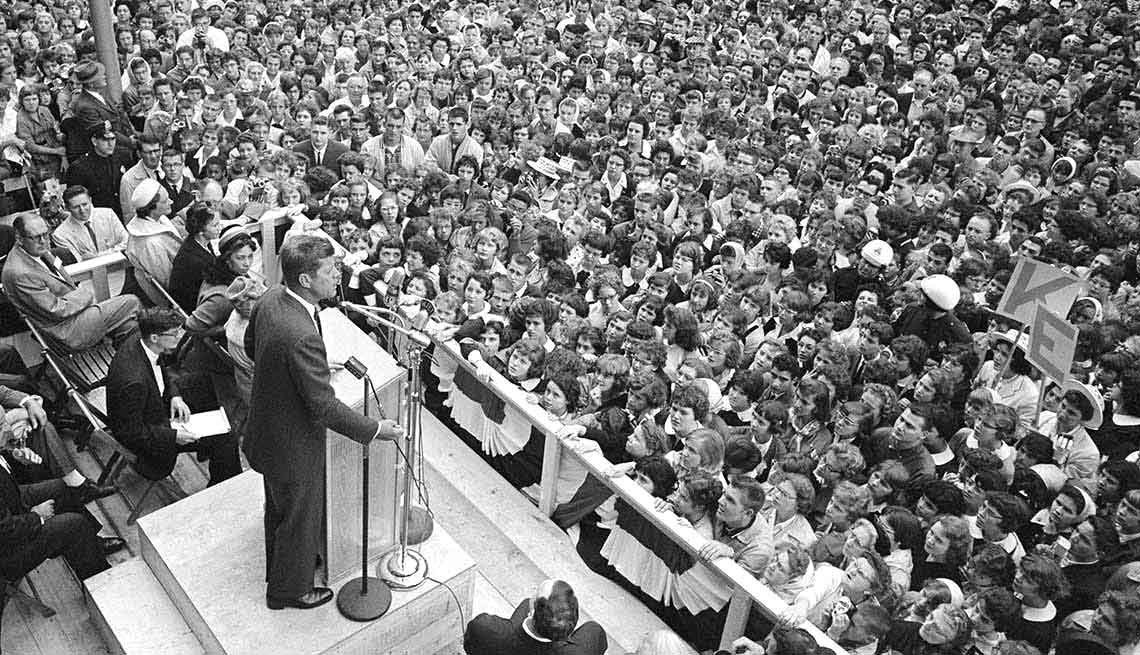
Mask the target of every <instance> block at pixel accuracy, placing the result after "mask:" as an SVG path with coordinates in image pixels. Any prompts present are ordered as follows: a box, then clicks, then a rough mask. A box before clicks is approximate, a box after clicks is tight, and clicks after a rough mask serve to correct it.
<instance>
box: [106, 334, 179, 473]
mask: <svg viewBox="0 0 1140 655" xmlns="http://www.w3.org/2000/svg"><path fill="white" fill-rule="evenodd" d="M163 373H164V380H165V384H166V391H165V393H164V394H159V393H158V383H157V382H155V379H154V374H152V373H151V368H150V360H148V359H147V356H146V353H144V352H143V345H142V342H141V341H140V340H138V339H132V340H131V341H128V342H127V343H124V344H123V345H122V347H120V348H119V350H118V352H116V353H115V358H114V359H112V360H111V366H110V368H108V370H107V419H108V423H109V424H110V425H109V427H110V428H111V436H113V437H114V438H115V440H116V441H118V442H119V443H121V444H123V445H124V446H126V447H127V448H128V449H129V450H130V451H131V452H133V453H135V455H137V456H138V458H139V461H138V466H137V467H136V468H138V471H139V473H141V474H142V475H143V476H144V477H146V478H147V479H150V480H161V479H162V478H164V477H166V476H168V475H170V472H171V471H173V470H174V462H175V460H176V459H177V458H178V442H177V441H175V435H176V430H175V429H174V428H172V427H170V412H169V411H168V409H167V408H168V407H169V402H168V399H170V398H173V397H174V396H176V395H178V387H177V385H176V384H175V381H174V380H173V379H172V378H171V377H170V376H167V375H165V371H164V372H163Z"/></svg>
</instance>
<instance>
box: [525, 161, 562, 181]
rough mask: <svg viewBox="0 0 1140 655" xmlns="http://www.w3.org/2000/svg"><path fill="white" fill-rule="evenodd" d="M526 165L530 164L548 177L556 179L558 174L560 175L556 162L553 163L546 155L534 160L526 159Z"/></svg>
mask: <svg viewBox="0 0 1140 655" xmlns="http://www.w3.org/2000/svg"><path fill="white" fill-rule="evenodd" d="M526 165H527V166H530V167H531V168H532V169H534V170H535V171H536V172H538V173H541V174H542V175H545V176H546V177H549V178H555V179H557V178H558V177H559V176H561V172H559V170H558V164H556V163H554V160H552V159H550V158H549V157H546V156H543V157H539V158H538V159H536V160H534V161H528V162H527V163H526Z"/></svg>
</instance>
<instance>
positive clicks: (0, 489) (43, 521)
mask: <svg viewBox="0 0 1140 655" xmlns="http://www.w3.org/2000/svg"><path fill="white" fill-rule="evenodd" d="M9 458H10V459H9ZM38 463H40V460H39V458H38V456H37V455H36V454H35V453H34V452H32V450H31V449H30V448H18V449H14V450H9V451H7V452H3V453H0V578H3V579H4V580H5V581H8V582H14V581H16V580H19V579H20V578H22V577H23V576H24V575H26V574H27V573H28V572H29V571H31V570H32V569H34V568H36V567H37V566H39V565H40V564H42V563H43V561H44V560H46V559H49V558H52V557H58V556H60V555H63V557H64V558H65V559H66V560H67V563H68V564H70V565H71V568H72V569H73V570H74V571H75V574H76V575H78V576H79V578H80V579H81V580H86V579H87V578H90V577H91V576H93V575H95V574H97V573H100V572H102V571H105V570H107V569H108V568H110V565H109V564H107V555H109V554H111V553H113V552H115V551H117V550H121V549H122V548H123V547H124V546H125V542H124V541H123V540H122V539H118V538H113V537H100V536H99V529H100V525H99V522H98V521H96V520H95V517H94V516H92V515H91V513H90V512H88V511H87V510H85V509H84V508H83V505H82V498H81V497H80V496H79V495H77V494H76V492H75V491H74V490H72V489H71V488H69V487H67V486H66V485H65V484H64V482H63V481H62V480H59V479H51V480H46V481H42V482H33V483H30V484H20V483H19V482H18V481H17V479H16V477H15V470H16V466H18V465H19V464H28V465H33V466H34V465H37V464H38Z"/></svg>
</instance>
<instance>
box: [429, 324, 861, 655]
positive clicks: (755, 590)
mask: <svg viewBox="0 0 1140 655" xmlns="http://www.w3.org/2000/svg"><path fill="white" fill-rule="evenodd" d="M435 344H436V348H435V353H436V354H435V356H436V357H437V358H438V357H440V356H441V354H442V353H446V356H448V357H450V358H451V359H454V360H455V362H456V365H457V366H462V367H464V368H465V369H467V370H468V372H470V373H472V374H473V375H474V376H475V377H476V378H477V379H479V380H484V379H486V380H488V384H487V388H488V389H490V390H491V391H492V392H494V393H495V394H496V395H497V396H498V397H499V398H501V399H502V400H503V401H505V402H507V403H509V404H510V405H511V406H512V407H513V408H514V409H516V410H518V411H519V412H520V413H522V414H523V415H524V416H525V417H526V418H527V420H528V421H529V422H530V424H531V425H532V426H533V427H535V428H537V429H538V430H539V431H540V432H541V433H542V435H543V437H544V438H545V440H546V441H545V444H544V448H543V457H542V481H541V483H540V487H541V492H540V496H539V502H538V506H539V509H540V510H541V511H542V512H543V513H545V514H546V515H547V516H549V515H551V514H553V513H554V509H555V506H556V505H557V504H558V502H557V498H556V495H557V494H556V487H557V482H558V473H559V466H560V463H561V457H562V454H563V450H565V451H566V452H567V453H568V454H569V455H570V456H571V457H574V458H577V459H578V460H579V461H580V462H581V463H582V464H583V465H584V466H585V467H586V469H587V470H588V471H589V472H590V473H591V474H593V475H594V476H596V477H597V478H598V479H599V480H601V481H602V482H603V483H604V484H605V485H606V486H607V487H609V488H610V490H612V491H613V492H614V494H616V495H617V496H618V497H619V498H621V499H623V500H625V501H626V502H628V503H629V504H630V505H631V506H633V507H634V508H635V509H637V511H638V512H639V513H640V514H641V515H642V516H644V517H645V518H646V519H648V520H649V521H650V522H651V523H652V524H653V525H654V526H655V527H656V528H657V529H658V530H660V531H661V533H662V534H664V535H666V536H667V537H669V538H670V539H671V540H673V541H674V542H675V543H676V544H678V545H679V546H681V547H682V548H684V549H685V551H686V552H687V553H689V554H690V555H692V556H693V557H694V558H696V557H697V553H698V551H700V548H701V546H703V545H704V544H706V543H707V542H708V540H707V539H705V538H704V537H703V536H702V535H700V534H699V533H698V532H697V531H696V530H694V529H693V528H692V527H690V526H687V525H682V524H681V523H680V522H679V521H678V520H677V517H676V515H674V514H672V513H670V512H658V511H657V510H655V509H654V499H653V497H652V496H651V495H650V494H649V492H647V491H645V490H644V489H642V488H641V487H640V486H639V485H638V484H637V483H636V482H634V481H633V480H632V479H631V478H629V477H628V476H624V475H623V476H619V477H611V470H612V469H613V465H612V464H611V463H610V462H609V460H607V459H606V458H605V457H604V456H603V455H602V454H601V453H600V452H597V451H596V450H593V451H590V452H585V453H580V452H578V451H577V450H575V449H574V448H573V441H574V440H573V439H570V440H566V439H564V438H563V437H560V436H559V431H560V430H561V429H562V428H563V427H564V426H563V425H562V424H561V423H558V422H556V421H554V420H552V419H551V418H550V416H549V415H548V414H547V413H546V410H544V409H542V408H541V407H539V406H538V405H535V404H534V403H532V402H530V401H529V400H527V393H526V392H525V391H523V390H522V389H520V388H519V387H517V386H515V385H514V384H511V383H510V382H508V381H507V380H506V378H503V377H502V376H501V375H499V373H497V372H495V371H494V370H492V369H490V367H487V366H478V367H476V366H475V365H473V364H471V363H470V362H468V361H467V360H466V359H464V358H463V356H462V354H461V353H460V352H459V344H457V343H456V342H454V341H448V342H439V341H436V342H435ZM704 565H705V566H707V567H708V568H709V569H710V570H712V571H713V572H715V573H716V574H717V576H718V577H719V578H720V579H721V580H722V581H723V582H724V583H725V584H726V585H728V586H729V587H731V588H732V597H731V600H730V601H729V606H728V620H727V621H726V622H725V626H724V631H723V632H722V633H721V640H720V647H721V648H729V647H730V646H731V644H732V642H733V640H735V639H736V638H737V637H739V636H741V635H742V634H744V628H745V624H746V623H747V621H748V614H749V611H750V610H751V608H752V607H753V606H755V607H757V608H758V609H759V610H760V612H761V613H763V614H764V615H765V616H766V617H767V618H768V619H770V620H773V621H775V620H777V619H778V618H779V617H780V616H781V615H783V614H784V612H785V611H787V610H788V605H787V603H785V602H784V601H783V599H781V598H780V597H779V596H777V595H776V593H775V592H773V591H772V590H771V589H770V588H768V586H767V585H765V584H764V583H763V582H761V581H759V580H757V579H756V578H755V577H754V576H753V575H752V574H751V573H749V572H748V571H747V570H745V569H744V568H743V567H741V566H740V565H739V564H737V563H736V562H734V561H733V560H732V559H729V558H721V559H717V560H714V561H712V562H707V563H704ZM799 627H801V628H803V629H804V630H806V631H807V632H809V633H810V634H811V635H812V637H814V638H815V641H816V643H817V644H818V645H820V646H822V647H824V648H828V649H830V650H831V651H832V652H833V653H835V654H836V655H846V651H845V650H844V649H842V648H841V647H840V646H839V645H838V644H836V643H835V642H834V641H833V640H832V639H831V638H830V637H828V636H827V635H826V634H824V633H823V632H822V631H821V630H820V629H819V628H817V627H815V626H814V625H812V624H811V623H808V622H806V621H805V622H804V623H803V624H802V625H800V626H799Z"/></svg>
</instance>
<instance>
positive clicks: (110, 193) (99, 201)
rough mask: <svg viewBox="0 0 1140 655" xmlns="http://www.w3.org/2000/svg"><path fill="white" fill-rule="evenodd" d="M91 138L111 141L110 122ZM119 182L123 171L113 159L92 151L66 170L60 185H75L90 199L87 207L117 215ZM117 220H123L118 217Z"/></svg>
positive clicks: (116, 160) (96, 128) (119, 209)
mask: <svg viewBox="0 0 1140 655" xmlns="http://www.w3.org/2000/svg"><path fill="white" fill-rule="evenodd" d="M91 138H92V139H95V138H104V139H113V138H115V130H114V128H113V127H112V125H111V123H110V122H104V123H102V124H101V125H98V126H96V127H95V129H94V130H92V132H91ZM122 178H123V167H122V165H121V164H120V163H119V160H118V159H117V158H116V157H115V155H113V154H112V155H111V156H109V157H102V156H100V155H98V154H96V153H95V152H94V150H92V151H91V152H88V153H87V154H85V155H83V156H82V157H80V158H79V159H78V160H76V161H75V162H74V163H73V164H72V165H71V167H70V168H68V170H67V174H66V175H65V176H64V183H65V184H66V185H67V186H71V185H72V184H79V185H82V186H83V187H85V188H86V189H87V191H88V193H89V194H90V196H91V204H93V205H94V206H96V207H106V208H108V209H110V210H112V211H114V212H115V214H116V215H119V214H120V212H121V211H122V204H121V203H120V202H119V182H120V181H121V180H122ZM119 218H123V217H122V216H121V215H120V216H119Z"/></svg>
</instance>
